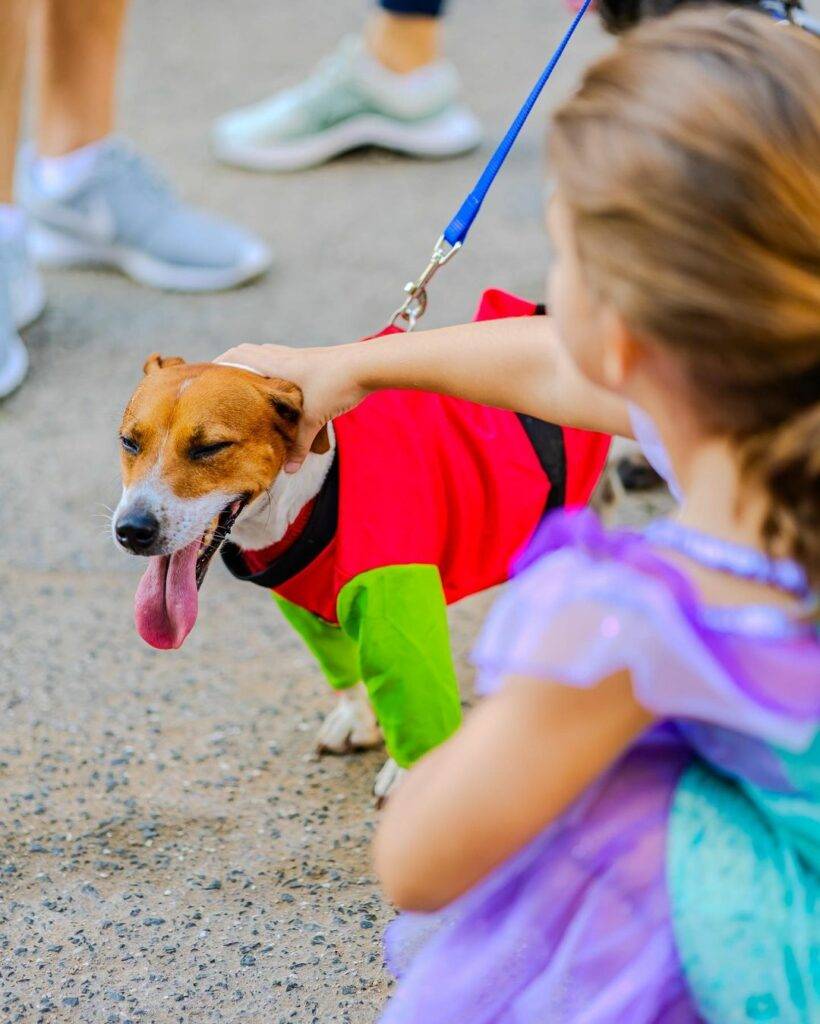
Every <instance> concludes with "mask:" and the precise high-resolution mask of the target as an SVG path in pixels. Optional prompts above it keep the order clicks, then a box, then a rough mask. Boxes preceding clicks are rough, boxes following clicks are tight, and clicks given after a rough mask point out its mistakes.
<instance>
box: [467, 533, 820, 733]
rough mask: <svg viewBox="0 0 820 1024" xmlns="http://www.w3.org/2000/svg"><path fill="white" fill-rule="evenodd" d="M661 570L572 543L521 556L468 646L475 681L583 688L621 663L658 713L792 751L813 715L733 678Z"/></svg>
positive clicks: (491, 686)
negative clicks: (773, 701) (515, 678)
mask: <svg viewBox="0 0 820 1024" xmlns="http://www.w3.org/2000/svg"><path fill="white" fill-rule="evenodd" d="M684 605H685V602H682V601H681V598H680V593H678V592H676V589H675V587H674V586H672V585H670V583H669V581H668V580H665V579H664V578H662V575H661V574H660V573H659V574H658V575H653V574H652V573H651V572H650V571H647V569H646V567H645V566H644V567H641V568H640V569H639V568H636V566H635V565H634V564H630V563H629V562H628V561H627V560H619V559H618V558H617V557H602V556H601V554H600V553H590V552H589V551H587V550H584V549H583V548H580V547H563V548H561V547H559V548H558V549H557V550H553V551H551V552H549V553H547V554H545V555H542V556H541V557H540V558H538V559H537V560H535V561H531V562H530V564H529V565H527V566H526V567H525V568H524V569H523V570H522V571H521V573H520V574H519V575H518V576H517V577H516V578H515V580H514V581H513V582H512V583H511V584H510V585H509V586H508V588H507V591H506V592H505V593H504V594H503V595H502V597H501V598H500V599H499V601H498V602H497V603H496V605H495V607H494V608H493V610H492V612H491V613H490V616H489V618H488V621H487V623H486V625H485V628H484V630H483V632H482V634H481V636H480V638H479V641H478V644H477V646H476V649H475V651H474V660H475V662H476V665H477V666H478V669H479V690H481V691H482V692H489V691H492V690H495V689H497V688H498V687H499V686H500V685H502V683H503V681H504V678H505V677H507V676H510V675H524V676H531V677H535V678H539V679H544V680H545V681H549V682H558V683H563V684H566V685H568V686H578V687H593V686H595V685H596V684H597V683H598V682H599V681H601V680H602V679H605V678H606V677H607V676H610V675H612V674H613V673H615V672H618V671H621V670H628V671H629V673H630V675H631V677H632V685H633V691H634V693H635V697H636V699H637V700H638V702H639V703H640V704H641V705H642V706H643V707H645V708H646V709H647V710H648V711H650V712H652V713H653V714H654V715H656V716H658V717H659V718H683V719H694V720H698V721H704V722H709V723H712V724H715V725H720V726H724V727H726V728H729V729H735V730H739V731H742V732H746V733H748V734H750V735H753V736H756V737H758V738H759V739H763V740H766V741H767V742H770V743H774V744H779V745H782V746H784V747H787V748H790V749H794V750H800V749H804V748H805V747H806V746H808V744H809V743H810V742H811V740H812V738H813V736H814V734H815V732H816V722H815V721H813V720H807V719H806V718H805V717H803V718H802V719H801V717H800V716H797V715H793V714H790V713H788V711H787V710H786V709H783V708H776V707H772V706H766V704H765V703H764V702H762V701H761V700H760V699H758V698H757V697H756V695H755V693H754V692H753V691H752V690H751V689H750V688H747V687H744V686H743V685H741V684H739V682H738V680H737V678H736V677H735V675H734V673H733V671H732V668H733V666H732V665H727V664H724V663H723V662H722V660H721V658H720V657H719V656H718V655H716V653H715V651H714V649H712V648H711V647H710V645H709V644H708V643H707V642H705V641H704V637H703V635H702V632H701V631H700V630H699V629H698V627H697V625H696V624H695V623H693V622H692V621H691V620H690V617H689V615H688V614H687V610H686V609H685V607H684Z"/></svg>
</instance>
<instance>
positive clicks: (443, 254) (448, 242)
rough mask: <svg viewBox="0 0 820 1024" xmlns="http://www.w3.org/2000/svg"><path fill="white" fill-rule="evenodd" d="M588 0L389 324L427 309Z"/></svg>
mask: <svg viewBox="0 0 820 1024" xmlns="http://www.w3.org/2000/svg"><path fill="white" fill-rule="evenodd" d="M591 3H592V0H584V2H583V4H582V5H581V7H579V9H578V13H577V14H576V15H575V17H574V18H573V19H572V24H571V25H570V26H569V28H568V29H567V30H566V32H565V33H564V36H563V38H562V39H561V42H560V43H559V44H558V46H557V47H556V49H555V52H554V53H553V55H552V56H551V57H550V59H549V63H548V64H547V66H546V67H545V68H544V70H543V71H542V72H541V75H540V77H539V79H538V81H537V82H536V83H535V85H534V86H533V89H532V92H531V93H530V94H529V96H528V97H527V98H526V100H525V101H524V105H523V106H522V107H521V109H520V110H519V111H518V113H517V114H516V116H515V120H514V121H513V123H512V124H511V125H510V127H509V128H508V129H507V133H506V135H505V136H504V138H503V139H502V140H501V142H500V143H499V144H498V147H497V149H496V151H495V152H494V153H493V155H492V156H491V157H490V160H489V162H488V164H487V166H486V167H485V168H484V170H483V171H482V172H481V175H480V176H479V178H478V181H476V183H475V185H474V186H473V187H472V189H471V190H470V192H469V194H468V196H467V198H466V199H465V200H464V202H463V203H462V204H461V206H460V207H459V208H458V211H457V212H456V215H455V216H454V217H453V219H452V220H451V221H450V223H449V224H448V225H447V227H446V228H445V229H444V232H443V234H442V235H441V237H440V238H439V240H438V241H437V242H436V245H435V248H434V249H433V254H432V256H431V257H430V262H429V263H428V264H427V266H426V267H425V269H424V272H423V273H422V275H421V277H420V278H419V279H418V280H417V281H410V282H409V283H408V284H406V285H405V287H404V291H405V294H406V295H407V298H406V299H405V300H404V302H403V303H402V305H401V306H400V307H399V308H398V309H397V310H396V312H395V313H394V314H393V316H392V318H391V320H390V323H391V325H393V324H395V323H396V321H397V320H403V321H404V323H405V324H406V330H408V331H412V330H413V328H414V327H415V326H416V323H417V321H418V320H419V319H420V318H421V317H422V316H423V315H424V311H425V310H426V309H427V285H428V284H429V283H430V281H431V279H432V277H433V275H434V274H435V273H436V271H437V270H438V269H439V268H440V267H443V266H444V265H445V263H448V262H449V261H450V259H452V257H453V256H455V254H456V253H457V252H458V250H459V249H460V248H461V247H462V246H463V245H464V242H465V240H466V238H467V234H468V232H469V230H470V228H471V227H472V226H473V221H474V220H475V219H476V217H477V216H478V212H479V210H480V209H481V204H482V203H483V202H484V200H485V199H486V197H487V193H488V192H489V191H490V187H491V186H492V183H493V182H494V181H495V179H496V175H497V174H498V172H499V171H500V170H501V167H502V165H503V164H504V161H505V160H506V159H507V157H508V156H509V153H510V150H511V149H512V147H513V146H514V145H515V140H516V139H517V138H518V135H519V133H520V132H521V129H522V128H523V127H524V123H525V122H526V120H527V118H528V117H529V116H530V113H531V111H532V108H533V107H534V106H535V104H536V102H537V101H538V97H539V96H540V95H541V93H542V91H543V89H544V86H545V85H546V84H547V82H548V81H549V79H550V76H551V75H552V73H553V71H554V70H555V66H556V64H557V63H558V61H559V60H560V59H561V56H562V54H563V52H564V50H565V49H566V48H567V44H568V43H569V41H570V39H571V38H572V36H573V34H574V32H575V29H576V28H577V27H578V25H579V23H580V21H581V18H583V16H584V14H585V13H586V11H587V9H588V7H589V5H590V4H591Z"/></svg>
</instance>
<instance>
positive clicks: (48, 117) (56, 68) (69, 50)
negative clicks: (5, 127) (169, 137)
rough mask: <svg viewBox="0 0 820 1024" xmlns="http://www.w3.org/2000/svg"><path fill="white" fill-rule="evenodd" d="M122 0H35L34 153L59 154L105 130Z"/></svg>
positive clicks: (111, 110) (110, 115)
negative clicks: (36, 89)
mask: <svg viewBox="0 0 820 1024" xmlns="http://www.w3.org/2000/svg"><path fill="white" fill-rule="evenodd" d="M126 3H127V0H40V10H39V15H40V18H39V26H38V29H39V44H40V53H39V57H40V61H39V72H38V79H39V119H38V127H37V150H38V152H39V154H40V156H45V157H56V156H63V155H65V154H66V153H70V152H72V151H73V150H76V149H80V148H81V147H82V146H87V145H89V144H90V143H92V142H97V141H98V140H99V139H102V138H105V136H106V135H110V134H111V132H112V130H113V128H114V120H115V112H116V106H115V105H116V84H117V63H118V58H119V50H120V40H121V37H122V27H123V21H124V19H125V9H126Z"/></svg>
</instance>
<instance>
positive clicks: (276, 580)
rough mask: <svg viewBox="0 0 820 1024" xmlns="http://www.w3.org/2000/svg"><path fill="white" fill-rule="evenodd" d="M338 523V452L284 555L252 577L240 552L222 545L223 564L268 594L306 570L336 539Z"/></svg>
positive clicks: (235, 547) (234, 573)
mask: <svg viewBox="0 0 820 1024" xmlns="http://www.w3.org/2000/svg"><path fill="white" fill-rule="evenodd" d="M338 522H339V452H338V449H337V450H336V453H335V455H334V458H333V462H332V464H331V466H330V469H329V470H328V474H327V476H326V477H325V482H324V483H323V484H322V487H321V490H320V491H319V493H318V494H317V495H316V503H315V505H314V506H313V510H312V512H311V513H310V516H309V517H308V521H307V522H306V523H305V528H304V530H303V531H302V532H301V533H300V534H299V536H298V537H297V538H296V540H295V541H294V542H293V544H292V545H291V546H290V547H289V548H288V549H287V551H285V552H283V554H281V555H280V556H279V558H277V559H276V560H275V561H274V562H272V563H271V564H270V565H269V566H268V567H267V569H264V570H263V571H262V572H258V573H256V574H255V575H254V574H253V573H252V572H249V571H248V567H247V565H246V564H245V559H244V558H243V557H242V549H241V548H239V547H237V545H236V544H232V543H231V542H230V541H226V542H225V543H224V544H223V545H222V561H223V562H224V563H225V565H226V566H227V567H228V571H229V572H231V573H233V575H234V576H236V578H237V579H240V580H247V581H248V582H249V583H256V584H257V585H258V586H260V587H265V588H266V589H267V590H271V589H273V588H274V587H279V586H281V585H282V584H283V583H287V581H288V580H289V579H292V578H293V577H294V576H295V575H296V574H297V573H300V572H301V571H302V570H303V569H306V568H307V567H308V566H309V565H310V563H311V562H312V561H313V560H314V558H317V557H318V556H319V555H320V554H321V553H322V552H323V551H324V550H325V548H326V547H327V546H328V544H329V543H330V542H331V541H332V540H333V538H334V537H335V535H336V527H337V524H338Z"/></svg>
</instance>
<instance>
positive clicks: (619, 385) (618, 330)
mask: <svg viewBox="0 0 820 1024" xmlns="http://www.w3.org/2000/svg"><path fill="white" fill-rule="evenodd" d="M603 335H604V336H603V345H602V360H601V371H602V376H603V383H604V385H605V386H606V387H608V388H610V389H611V390H612V391H615V392H617V393H620V392H621V391H623V389H624V386H625V384H626V382H627V381H628V379H629V377H630V376H631V375H632V372H633V370H634V369H635V367H636V366H637V364H638V363H639V362H640V360H641V356H642V353H643V348H642V346H641V343H640V342H639V341H638V339H637V338H636V337H635V335H634V334H633V333H632V331H630V329H629V327H627V325H626V324H625V323H624V320H623V318H622V317H621V315H620V313H617V312H616V311H615V310H613V309H610V310H608V311H607V313H606V314H605V317H604V324H603Z"/></svg>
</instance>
